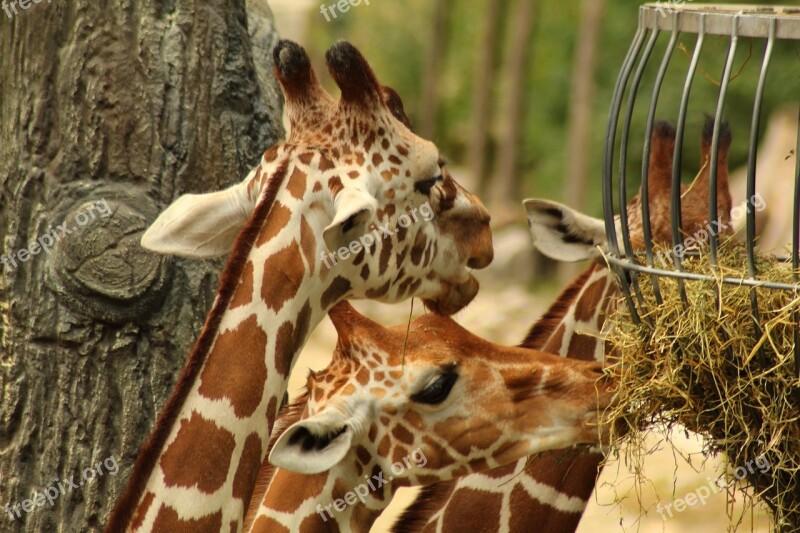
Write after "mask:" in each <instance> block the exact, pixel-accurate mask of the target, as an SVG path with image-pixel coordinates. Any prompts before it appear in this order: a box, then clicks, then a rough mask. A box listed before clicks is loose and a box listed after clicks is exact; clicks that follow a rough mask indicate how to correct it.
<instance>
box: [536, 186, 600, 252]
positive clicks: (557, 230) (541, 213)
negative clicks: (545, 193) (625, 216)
mask: <svg viewBox="0 0 800 533" xmlns="http://www.w3.org/2000/svg"><path fill="white" fill-rule="evenodd" d="M523 205H524V206H525V210H526V211H527V212H528V225H529V226H530V228H531V233H532V234H533V244H534V246H536V248H538V249H539V251H540V252H542V253H543V254H544V255H546V256H547V257H549V258H551V259H555V260H556V261H564V262H567V263H572V262H576V261H583V260H585V259H594V258H597V257H599V256H600V255H601V253H600V250H599V249H598V246H599V247H603V246H605V244H606V226H605V222H603V221H602V220H601V219H599V218H592V217H589V216H586V215H584V214H583V213H579V212H578V211H575V210H573V209H570V208H569V207H567V206H565V205H562V204H559V203H557V202H551V201H549V200H538V199H536V200H532V199H529V200H525V201H524V202H523Z"/></svg>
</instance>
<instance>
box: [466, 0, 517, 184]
mask: <svg viewBox="0 0 800 533" xmlns="http://www.w3.org/2000/svg"><path fill="white" fill-rule="evenodd" d="M507 5H508V1H507V0H486V6H487V10H486V17H485V21H484V24H485V25H484V34H483V39H481V40H480V41H476V42H477V43H478V58H479V59H478V62H477V64H476V70H475V74H474V78H473V84H474V85H473V87H474V92H473V102H472V126H471V130H472V133H471V135H470V142H469V157H468V161H467V164H468V165H469V169H470V172H472V174H473V176H475V180H476V183H477V184H478V192H479V194H481V195H482V196H486V194H487V192H488V190H489V187H490V177H491V176H490V174H489V172H488V168H489V161H488V155H489V137H490V135H489V134H490V124H491V117H492V87H493V84H494V82H495V76H496V71H497V63H498V58H499V55H500V51H501V46H500V39H499V38H498V35H499V33H500V25H501V23H502V17H501V15H502V13H503V11H504V10H505V9H506V6H507Z"/></svg>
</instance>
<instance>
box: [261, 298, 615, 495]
mask: <svg viewBox="0 0 800 533" xmlns="http://www.w3.org/2000/svg"><path fill="white" fill-rule="evenodd" d="M330 317H331V320H332V321H333V323H334V325H335V327H336V329H337V331H338V333H339V342H338V345H337V347H336V351H335V352H334V357H333V361H332V363H331V365H330V366H329V367H328V368H327V369H325V370H322V371H320V372H317V373H311V374H310V376H309V378H308V401H307V403H305V404H304V405H305V410H304V411H303V414H302V418H301V420H299V421H298V422H296V423H294V424H292V425H291V426H289V427H288V428H287V429H286V430H285V431H284V432H283V433H282V434H281V435H280V437H278V439H277V440H276V442H275V445H274V446H273V448H272V451H271V453H270V456H269V459H270V462H272V463H273V464H274V465H276V466H278V467H282V468H286V469H287V470H292V471H296V472H300V473H306V474H313V473H318V472H322V471H326V470H329V469H331V468H333V467H336V466H337V465H340V464H341V465H342V468H344V469H346V470H347V471H350V472H352V473H353V474H354V475H359V474H360V473H361V472H364V471H365V469H366V470H369V469H376V468H377V469H380V470H382V471H383V472H387V473H388V472H390V471H391V472H392V474H393V478H394V479H395V480H397V479H398V478H402V479H403V480H404V481H402V482H401V483H411V484H420V483H423V484H427V483H430V482H434V481H439V480H443V479H450V478H452V477H454V476H458V475H463V474H466V473H467V472H470V471H473V470H484V469H487V468H491V467H494V466H498V465H502V464H506V463H509V462H511V461H513V460H515V459H519V458H520V457H524V456H526V455H529V454H531V453H536V452H539V451H543V450H547V449H553V448H563V447H568V446H571V445H574V444H578V443H598V442H599V441H600V437H601V434H604V433H605V431H604V430H602V429H601V428H600V427H598V410H602V409H604V408H605V407H607V406H608V404H609V402H610V400H611V396H612V391H611V383H610V382H609V381H607V380H606V378H603V377H601V376H602V374H601V368H600V365H599V364H597V363H587V362H579V361H571V360H565V359H563V358H560V357H557V356H554V355H550V354H546V353H543V352H540V351H537V350H529V349H525V348H519V347H504V346H498V345H496V344H493V343H490V342H488V341H485V340H483V339H480V338H478V337H476V336H475V335H472V334H471V333H470V332H468V331H467V330H465V329H464V328H462V327H461V326H459V325H458V324H457V323H455V322H454V321H453V320H452V319H450V318H448V317H445V316H442V315H436V314H427V315H425V316H423V317H420V318H418V319H416V320H414V321H413V322H412V323H411V324H410V327H409V331H408V335H406V329H407V326H406V325H403V326H397V327H394V328H384V327H382V326H380V325H378V324H376V323H374V322H372V321H371V320H369V319H367V318H365V317H363V316H362V315H360V314H359V313H357V312H356V311H355V310H354V309H353V308H352V307H351V306H350V305H349V304H348V303H346V302H343V303H340V304H338V305H337V306H336V307H334V308H333V309H332V310H331V312H330ZM415 452H416V454H417V455H418V456H424V458H425V462H426V464H425V465H419V464H417V468H413V469H406V470H404V471H403V472H397V471H396V469H395V470H390V469H391V468H392V466H393V465H395V464H396V463H397V462H398V461H402V459H403V458H407V457H411V456H412V455H413V454H414V453H415Z"/></svg>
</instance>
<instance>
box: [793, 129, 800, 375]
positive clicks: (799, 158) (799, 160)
mask: <svg viewBox="0 0 800 533" xmlns="http://www.w3.org/2000/svg"><path fill="white" fill-rule="evenodd" d="M794 160H795V166H796V167H797V168H796V170H795V176H794V216H793V217H792V218H793V221H792V224H793V227H792V271H793V273H794V274H793V275H794V281H795V284H797V281H798V271H797V269H798V267H800V114H798V117H797V147H796V148H795V150H794ZM797 288H798V287H797V286H795V289H794V297H795V300H796V299H797V296H798V293H797ZM793 321H794V370H795V373H796V374H797V375H798V376H800V322H798V313H797V309H795V312H794V320H793Z"/></svg>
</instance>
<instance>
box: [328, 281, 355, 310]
mask: <svg viewBox="0 0 800 533" xmlns="http://www.w3.org/2000/svg"><path fill="white" fill-rule="evenodd" d="M350 289H351V285H350V280H348V279H347V278H345V277H342V276H336V277H335V278H334V279H333V281H332V282H331V284H330V285H328V288H327V289H325V292H323V293H322V299H321V304H322V308H323V309H330V308H331V307H332V306H333V304H335V303H336V302H338V301H339V300H341V298H342V297H343V296H344V295H345V294H347V292H348V291H349V290H350Z"/></svg>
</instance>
